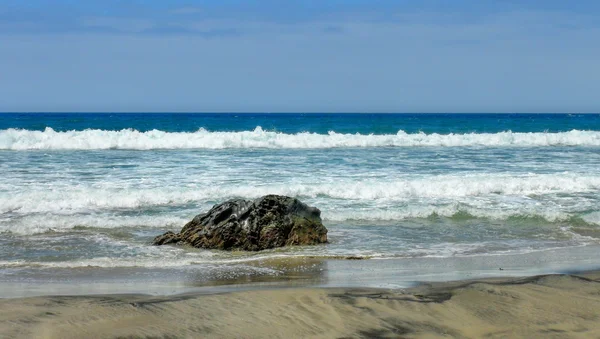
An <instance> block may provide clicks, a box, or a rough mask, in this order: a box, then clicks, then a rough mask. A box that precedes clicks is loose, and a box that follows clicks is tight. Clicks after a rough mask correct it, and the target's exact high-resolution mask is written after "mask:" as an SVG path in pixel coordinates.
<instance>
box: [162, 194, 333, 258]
mask: <svg viewBox="0 0 600 339" xmlns="http://www.w3.org/2000/svg"><path fill="white" fill-rule="evenodd" d="M326 242H327V229H326V228H325V226H323V224H322V222H321V211H320V210H319V209H318V208H315V207H309V206H307V205H305V204H303V203H302V202H300V201H299V200H298V199H295V198H290V197H286V196H280V195H266V196H264V197H262V198H258V199H256V200H254V201H248V200H242V199H233V200H229V201H226V202H224V203H222V204H219V205H215V206H214V207H213V208H212V209H211V210H210V211H208V212H207V213H203V214H199V215H197V216H196V217H195V218H194V219H193V220H192V221H190V222H189V223H187V224H186V225H185V226H184V227H183V229H182V230H181V232H180V233H178V234H176V233H173V232H167V233H165V234H163V235H160V236H158V237H156V238H155V239H154V242H153V243H154V245H165V244H187V245H191V246H194V247H199V248H215V249H222V250H233V249H236V250H246V251H260V250H264V249H268V248H274V247H281V246H288V245H314V244H319V243H326Z"/></svg>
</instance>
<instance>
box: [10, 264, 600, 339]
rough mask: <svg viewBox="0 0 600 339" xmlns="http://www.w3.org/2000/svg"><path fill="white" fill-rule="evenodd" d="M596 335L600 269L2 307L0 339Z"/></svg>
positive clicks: (13, 302) (40, 300) (58, 299)
mask: <svg viewBox="0 0 600 339" xmlns="http://www.w3.org/2000/svg"><path fill="white" fill-rule="evenodd" d="M444 336H445V337H465V338H481V337H490V338H495V337H530V338H533V337H544V338H549V337H556V338H569V337H581V338H589V337H599V336H600V272H598V271H595V272H587V273H582V274H576V275H540V276H534V277H527V278H491V279H485V280H472V281H459V282H440V283H431V284H423V285H420V286H418V287H413V288H409V289H403V290H402V289H395V290H389V289H373V288H369V289H360V288H285V289H268V290H254V291H240V292H230V293H221V294H210V295H201V294H183V295H172V296H148V295H96V296H48V297H32V298H14V299H2V300H0V337H2V338H112V337H128V338H200V337H202V338H268V337H274V338H279V337H282V338H303V337H304V338H377V337H381V338H397V337H407V338H412V337H425V338H429V337H444Z"/></svg>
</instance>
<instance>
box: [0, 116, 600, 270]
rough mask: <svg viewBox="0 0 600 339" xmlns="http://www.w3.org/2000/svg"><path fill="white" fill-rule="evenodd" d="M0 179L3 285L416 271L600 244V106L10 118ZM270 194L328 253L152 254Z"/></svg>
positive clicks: (0, 142)
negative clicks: (377, 267)
mask: <svg viewBox="0 0 600 339" xmlns="http://www.w3.org/2000/svg"><path fill="white" fill-rule="evenodd" d="M0 173H1V175H0V177H1V179H0V243H2V246H1V247H0V280H1V279H3V281H5V282H6V281H11V282H15V281H27V279H33V278H32V277H35V279H38V280H39V279H41V278H40V277H45V278H44V279H47V280H48V279H49V280H52V279H57V274H58V273H57V272H60V275H61V276H62V277H63V278H64V277H73V276H77V275H80V276H86V275H90V274H92V275H94V274H96V275H97V274H101V273H98V272H101V271H102V269H110V270H112V271H111V272H118V270H125V271H127V272H130V273H131V272H136V273H135V274H136V275H141V276H145V274H150V273H148V272H156V270H162V269H176V270H177V269H178V270H182V271H185V272H188V274H193V275H194V276H195V277H200V279H201V280H202V279H208V280H210V279H213V278H214V277H217V278H218V277H220V276H227V277H231V276H234V277H239V276H251V275H253V274H261V275H267V276H269V275H277V274H279V273H281V270H282V269H281V268H278V267H275V266H273V265H269V264H268V263H266V264H265V262H267V261H268V260H270V259H282V258H283V259H285V258H343V257H348V256H353V257H356V256H359V257H364V258H370V259H405V260H412V261H410V263H411V264H407V265H412V266H411V267H413V268H414V269H415V270H417V271H418V265H417V264H415V263H418V260H429V259H435V258H440V259H444V258H445V259H446V260H455V259H456V258H471V259H469V260H478V258H486V257H493V256H513V257H514V256H519V255H531V254H532V253H534V254H535V253H542V254H541V255H542V256H543V253H546V252H547V251H557V250H559V251H565V253H576V252H577V251H581V248H596V246H597V245H598V244H599V243H600V115H598V114H586V115H578V114H266V113H265V114H141V113H140V114H138V113H136V114H115V113H104V114H76V113H68V114H67V113H65V114H55V113H53V114H41V113H31V114H28V113H23V114H16V113H14V114H13V113H10V114H7V113H5V114H0ZM265 194H283V195H289V196H293V197H297V198H299V199H300V200H302V201H303V202H305V203H307V204H309V205H311V206H316V207H318V208H319V209H320V210H321V212H322V213H321V216H322V218H323V223H324V224H325V226H326V227H327V228H328V229H329V241H330V243H329V244H327V245H319V246H309V247H293V248H282V249H274V250H268V251H262V252H257V253H240V252H221V251H210V250H198V249H190V248H184V247H173V246H161V247H154V246H151V245H150V243H151V240H152V239H153V237H155V236H156V235H159V234H161V233H163V232H165V231H167V230H170V231H178V230H179V229H180V228H181V227H182V226H183V225H184V224H185V223H186V222H187V221H189V220H191V219H192V218H193V217H194V216H195V215H196V214H199V213H201V212H203V211H206V210H208V209H209V208H211V207H212V206H213V205H214V204H217V203H220V202H223V201H225V200H227V199H231V198H244V199H254V198H257V197H260V196H262V195H265ZM577 253H580V252H577ZM586 253H587V252H586ZM428 258H429V259H428ZM578 258H579V259H583V260H584V261H585V262H586V263H588V264H594V263H595V261H594V260H595V258H593V256H586V254H585V253H584V254H581V255H579V257H578ZM265 260H266V261H265ZM415 260H417V261H415ZM256 262H261V263H263V264H259V265H257V264H256ZM406 262H407V263H409V261H406ZM598 264H600V262H598ZM415 265H417V266H415ZM94 268H96V270H93V269H94ZM494 269H497V268H496V267H494ZM82 270H84V271H82ZM115 270H116V271H115ZM92 271H93V272H95V273H91V272H92ZM82 272H83V273H82ZM190 272H192V273H190ZM66 279H68V278H66ZM42 280H43V279H42Z"/></svg>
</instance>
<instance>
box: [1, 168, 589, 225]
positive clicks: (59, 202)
mask: <svg viewBox="0 0 600 339" xmlns="http://www.w3.org/2000/svg"><path fill="white" fill-rule="evenodd" d="M599 189H600V176H581V175H578V174H570V173H559V174H537V175H527V176H506V175H473V176H468V175H462V176H458V175H440V176H434V177H426V178H406V179H403V180H402V179H399V180H391V181H390V180H364V181H353V180H341V181H339V182H336V183H318V182H316V183H297V184H276V185H260V186H257V185H228V186H220V185H217V186H203V185H198V186H197V187H185V188H177V187H175V188H174V187H155V188H137V189H136V188H128V189H126V190H125V189H121V188H118V187H117V188H97V187H86V186H65V187H52V188H51V189H49V188H47V187H34V188H25V189H23V190H20V191H12V192H10V193H0V215H1V214H3V213H13V214H28V213H46V212H50V213H59V214H71V213H74V212H91V211H100V210H111V209H139V208H148V207H153V206H172V207H177V206H181V205H185V204H199V203H204V202H207V201H223V200H226V199H230V198H234V197H242V198H246V199H253V198H257V197H260V196H263V195H266V194H281V195H288V196H294V197H299V198H301V199H316V198H326V199H327V200H326V201H328V202H332V203H334V204H336V205H337V204H339V203H340V202H339V201H349V202H363V203H365V202H366V203H373V202H377V203H384V204H385V203H394V204H397V203H398V202H410V201H411V200H414V199H417V200H419V199H425V200H430V201H432V202H433V201H436V200H438V199H452V200H457V199H460V198H469V197H489V198H498V197H502V196H504V197H508V198H510V199H512V200H514V199H515V198H519V197H520V198H527V197H528V196H531V195H545V194H553V195H556V194H577V193H588V192H595V191H597V190H599ZM335 201H338V202H335ZM517 204H518V205H520V204H522V201H521V200H519V201H517Z"/></svg>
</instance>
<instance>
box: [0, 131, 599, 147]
mask: <svg viewBox="0 0 600 339" xmlns="http://www.w3.org/2000/svg"><path fill="white" fill-rule="evenodd" d="M411 146H441V147H456V146H492V147H494V146H522V147H527V146H600V132H598V131H580V130H572V131H569V132H559V133H513V132H510V131H507V132H500V133H468V134H437V133H432V134H425V133H410V134H409V133H406V132H404V131H402V130H401V131H398V133H397V134H385V135H374V134H369V135H365V134H358V133H357V134H342V133H336V132H333V131H332V132H329V133H328V134H317V133H308V132H303V133H296V134H286V133H280V132H272V131H264V130H263V129H262V128H261V127H256V129H254V130H253V131H242V132H209V131H207V130H205V129H200V130H198V131H196V132H164V131H159V130H152V131H148V132H139V131H136V130H132V129H124V130H120V131H107V130H97V129H87V130H83V131H67V132H57V131H55V130H53V129H52V128H46V129H45V130H44V131H30V130H22V129H12V128H11V129H6V130H0V149H3V150H34V149H44V150H52V149H55V150H94V149H134V150H148V149H223V148H334V147H411Z"/></svg>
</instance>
